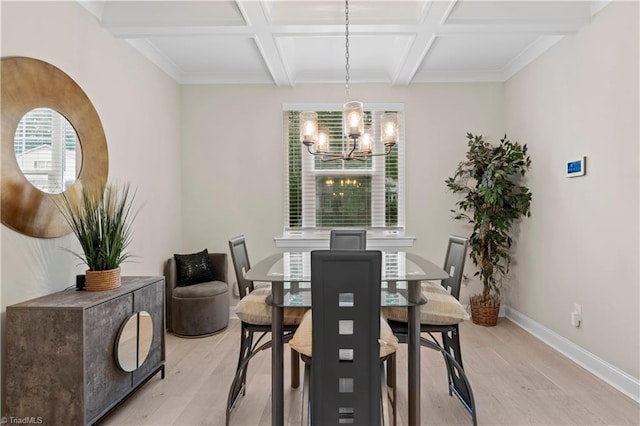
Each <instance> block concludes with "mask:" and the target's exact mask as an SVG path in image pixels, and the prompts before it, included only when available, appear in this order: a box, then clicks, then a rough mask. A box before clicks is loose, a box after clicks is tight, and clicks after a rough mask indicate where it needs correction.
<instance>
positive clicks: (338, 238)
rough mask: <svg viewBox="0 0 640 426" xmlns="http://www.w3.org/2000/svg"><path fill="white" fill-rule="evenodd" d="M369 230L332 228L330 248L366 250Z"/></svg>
mask: <svg viewBox="0 0 640 426" xmlns="http://www.w3.org/2000/svg"><path fill="white" fill-rule="evenodd" d="M366 248H367V231H366V230H365V229H332V230H331V232H330V234H329V249H331V250H334V249H339V250H366Z"/></svg>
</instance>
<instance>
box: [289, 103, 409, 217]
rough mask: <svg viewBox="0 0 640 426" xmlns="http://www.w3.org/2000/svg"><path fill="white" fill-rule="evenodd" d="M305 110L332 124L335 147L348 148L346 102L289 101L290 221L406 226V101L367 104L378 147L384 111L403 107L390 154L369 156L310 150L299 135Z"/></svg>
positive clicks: (376, 149)
mask: <svg viewBox="0 0 640 426" xmlns="http://www.w3.org/2000/svg"><path fill="white" fill-rule="evenodd" d="M301 111H316V112H317V113H318V126H319V127H327V128H328V129H329V139H330V146H331V150H332V151H337V152H342V151H343V150H345V149H347V142H348V141H347V140H346V138H345V137H344V136H343V131H342V106H341V105H284V106H283V135H284V137H283V139H284V147H285V158H286V160H287V161H286V165H285V173H284V175H285V182H284V186H285V197H284V198H285V206H284V213H285V226H286V227H287V228H288V229H299V228H320V229H322V228H337V227H366V228H404V122H403V112H404V107H403V105H401V104H365V123H366V125H367V126H371V128H372V129H373V132H374V140H375V144H374V150H373V151H374V152H375V153H378V152H384V145H383V144H382V143H381V142H380V140H379V139H380V125H379V119H380V114H381V113H383V112H390V111H393V112H398V116H399V125H400V134H399V137H398V144H397V145H396V146H395V147H394V148H393V150H392V153H391V154H390V155H388V156H380V157H370V158H368V159H366V160H364V161H358V160H351V161H345V160H337V161H329V162H323V161H322V160H321V159H320V157H318V156H313V155H310V154H309V153H307V152H306V147H305V146H304V145H303V144H302V143H301V142H300V138H299V125H300V122H299V115H300V112H301Z"/></svg>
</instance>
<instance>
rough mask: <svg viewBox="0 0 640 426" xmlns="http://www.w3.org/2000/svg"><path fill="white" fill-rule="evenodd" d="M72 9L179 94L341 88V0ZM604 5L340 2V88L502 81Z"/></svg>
mask: <svg viewBox="0 0 640 426" xmlns="http://www.w3.org/2000/svg"><path fill="white" fill-rule="evenodd" d="M80 3H81V4H82V5H83V6H84V7H85V8H86V9H87V10H89V11H90V12H91V13H92V14H93V15H94V16H95V17H96V18H97V19H98V20H99V21H100V24H101V25H102V26H103V27H104V28H105V29H107V30H108V31H110V32H111V33H112V34H113V35H114V36H115V37H117V38H121V39H123V40H126V41H127V42H129V43H130V44H131V45H132V46H133V47H135V48H136V49H137V50H139V51H140V53H142V54H143V55H144V56H146V57H147V58H149V59H150V60H151V61H152V62H154V63H155V64H156V65H158V66H159V67H160V68H161V69H163V70H164V71H165V72H166V73H168V74H169V75H171V76H172V77H173V78H174V79H175V80H176V81H177V82H179V83H182V84H242V83H266V84H274V85H276V86H281V87H289V86H295V85H297V84H306V83H340V82H342V83H344V79H345V3H344V1H337V0H212V1H187V0H173V1H84V0H82V1H80ZM606 3H607V2H606V1H605V2H600V1H598V2H588V1H535V0H534V1H502V0H494V1H476V0H457V1H456V0H447V1H444V0H443V1H426V0H386V1H385V0H350V2H349V16H350V25H349V30H350V36H349V44H350V47H349V50H350V59H349V62H350V81H351V82H353V83H381V84H388V85H392V86H406V85H410V84H411V83H424V82H443V81H504V80H506V79H508V78H509V77H511V76H512V75H513V74H515V73H516V72H517V71H518V70H520V69H521V68H522V67H524V66H525V65H527V64H528V63H529V62H531V61H532V60H534V59H535V58H536V57H537V56H538V55H540V54H541V53H542V52H544V51H545V50H547V49H548V48H549V47H550V46H552V45H553V44H554V43H556V42H557V41H558V40H560V39H561V38H562V37H563V36H565V35H568V34H573V33H575V32H576V31H578V30H579V29H580V28H581V27H582V26H583V25H586V24H588V23H589V22H590V21H591V18H592V15H593V14H595V13H596V12H597V11H599V10H600V9H601V8H602V7H603V6H604V5H606Z"/></svg>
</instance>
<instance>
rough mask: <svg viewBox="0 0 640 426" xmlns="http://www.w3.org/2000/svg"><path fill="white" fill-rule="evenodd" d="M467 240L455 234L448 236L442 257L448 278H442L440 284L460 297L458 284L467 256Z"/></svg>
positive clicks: (459, 283)
mask: <svg viewBox="0 0 640 426" xmlns="http://www.w3.org/2000/svg"><path fill="white" fill-rule="evenodd" d="M468 245H469V240H468V239H466V238H463V237H458V236H456V235H450V236H449V244H448V246H447V254H446V255H445V257H444V270H445V272H446V273H447V274H449V278H447V279H445V280H442V286H443V287H444V288H446V289H447V290H449V292H450V293H451V295H452V296H453V297H455V298H456V299H460V285H461V283H462V276H463V270H464V261H465V259H466V257H467V247H468Z"/></svg>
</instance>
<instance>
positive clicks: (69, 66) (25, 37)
mask: <svg viewBox="0 0 640 426" xmlns="http://www.w3.org/2000/svg"><path fill="white" fill-rule="evenodd" d="M1 8H2V37H1V40H2V45H1V54H2V56H29V57H34V58H38V59H41V60H44V61H47V62H49V63H51V64H53V65H55V66H57V67H58V68H60V69H62V70H63V71H64V72H66V73H67V74H68V75H69V76H71V78H73V79H74V80H75V81H76V82H77V83H78V84H79V85H80V87H81V88H82V89H83V90H84V91H85V93H86V94H87V95H88V97H89V99H91V101H92V102H93V105H94V106H95V108H96V110H97V111H98V114H99V116H100V119H101V120H102V124H103V126H104V129H105V133H106V138H107V143H108V147H109V157H110V164H109V179H110V180H112V181H116V182H131V184H132V186H133V187H137V191H138V193H137V196H136V200H137V204H138V205H139V206H142V209H141V211H140V214H139V216H138V218H137V219H136V222H135V225H134V236H133V244H132V246H131V250H132V252H133V253H134V254H136V255H138V256H139V258H138V259H135V263H133V262H132V263H125V264H124V265H123V268H122V270H123V274H128V275H161V274H162V267H161V265H162V261H163V259H165V258H166V257H168V256H171V255H172V253H173V252H174V251H176V250H180V248H181V244H182V240H181V230H180V222H181V211H180V205H181V202H180V197H181V195H180V191H179V184H180V174H179V171H180V145H179V141H180V127H179V110H178V107H179V99H178V97H179V86H178V85H177V84H176V83H175V82H174V81H173V80H171V79H170V78H169V77H167V76H166V74H164V73H163V72H161V71H160V70H158V69H157V68H156V67H155V66H154V65H152V64H151V63H150V62H149V61H147V60H146V59H143V58H142V57H141V56H140V55H139V54H138V53H137V52H136V51H135V50H134V49H133V48H131V47H130V46H129V45H128V44H127V43H125V42H123V41H119V40H116V39H114V38H113V37H112V36H111V35H110V34H109V33H108V32H106V31H105V30H103V29H102V28H100V26H99V24H98V22H97V21H96V20H95V18H93V17H92V16H91V15H90V14H89V13H87V12H86V11H85V10H84V9H83V8H82V7H81V6H79V5H78V4H77V3H76V2H55V3H52V2H43V3H34V2H6V1H3V2H2V4H1ZM0 237H1V252H2V258H1V264H2V270H1V272H2V275H1V278H0V279H1V281H0V287H1V291H0V294H1V301H2V305H1V310H2V316H4V311H5V307H6V306H7V305H11V304H14V303H17V302H20V301H23V300H27V299H30V298H33V297H36V296H41V295H44V294H48V293H51V292H54V291H57V290H62V289H64V288H65V287H67V286H69V285H72V284H73V283H74V282H75V280H74V276H75V274H76V273H81V272H82V271H83V270H84V268H82V267H80V266H76V264H77V263H78V261H77V260H76V259H75V258H73V257H72V256H71V255H70V254H69V253H67V252H65V251H63V250H62V249H61V247H75V246H74V244H76V243H75V241H73V240H72V239H71V238H68V237H63V238H56V239H50V240H45V239H36V238H31V237H26V236H23V235H20V234H18V233H16V232H14V231H12V230H10V229H9V228H6V227H5V226H2V227H1V228H0Z"/></svg>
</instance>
